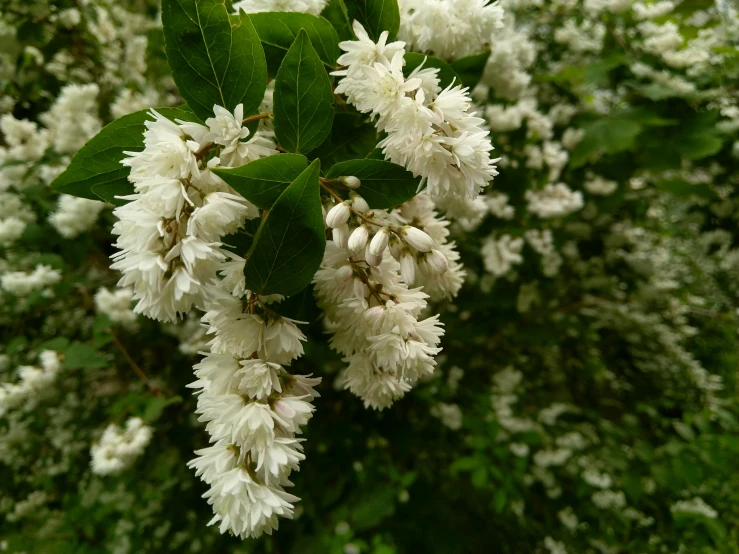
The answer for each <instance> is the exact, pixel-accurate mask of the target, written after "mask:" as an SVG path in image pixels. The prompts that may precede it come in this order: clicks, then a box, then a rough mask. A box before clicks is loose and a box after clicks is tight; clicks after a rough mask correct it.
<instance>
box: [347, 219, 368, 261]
mask: <svg viewBox="0 0 739 554" xmlns="http://www.w3.org/2000/svg"><path fill="white" fill-rule="evenodd" d="M368 239H369V229H368V228H367V226H366V225H360V226H359V227H357V228H356V229H354V231H352V234H351V235H350V236H349V243H348V245H347V249H348V250H349V252H351V253H352V254H357V253H359V252H361V251H362V250H364V247H365V246H367V240H368Z"/></svg>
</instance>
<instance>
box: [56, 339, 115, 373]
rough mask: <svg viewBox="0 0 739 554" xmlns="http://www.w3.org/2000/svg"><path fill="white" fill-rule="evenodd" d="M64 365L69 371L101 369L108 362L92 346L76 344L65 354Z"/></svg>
mask: <svg viewBox="0 0 739 554" xmlns="http://www.w3.org/2000/svg"><path fill="white" fill-rule="evenodd" d="M63 365H64V367H65V368H67V369H100V368H101V367H105V366H107V365H108V361H107V360H106V359H105V358H104V357H103V356H102V355H101V354H99V353H98V351H97V350H96V349H95V348H93V347H92V346H89V345H87V344H82V343H80V342H75V343H73V344H72V345H70V347H69V348H67V350H66V352H65V353H64V363H63Z"/></svg>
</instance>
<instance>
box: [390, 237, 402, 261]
mask: <svg viewBox="0 0 739 554" xmlns="http://www.w3.org/2000/svg"><path fill="white" fill-rule="evenodd" d="M390 254H391V255H392V256H393V258H395V259H396V260H398V261H400V256H401V255H402V254H403V244H402V243H401V242H400V241H399V240H398V239H397V238H395V237H394V236H392V237H390Z"/></svg>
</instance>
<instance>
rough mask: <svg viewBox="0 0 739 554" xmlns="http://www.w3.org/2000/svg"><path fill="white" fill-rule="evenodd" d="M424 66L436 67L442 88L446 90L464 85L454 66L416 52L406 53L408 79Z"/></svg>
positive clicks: (405, 69)
mask: <svg viewBox="0 0 739 554" xmlns="http://www.w3.org/2000/svg"><path fill="white" fill-rule="evenodd" d="M421 64H423V67H424V68H426V67H436V68H438V69H439V73H438V76H439V82H440V84H441V87H442V88H446V87H448V86H449V85H451V84H452V83H454V84H455V85H461V84H462V82H463V81H462V77H460V76H459V74H458V73H457V72H456V71H454V69H453V68H452V66H450V65H449V64H448V63H446V62H445V61H443V60H440V59H439V58H434V57H433V56H426V55H425V54H418V53H416V52H406V54H405V67H404V68H403V73H405V75H406V77H407V76H408V75H410V74H411V71H413V70H414V69H416V68H417V67H418V66H419V65H421Z"/></svg>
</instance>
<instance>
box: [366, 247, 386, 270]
mask: <svg viewBox="0 0 739 554" xmlns="http://www.w3.org/2000/svg"><path fill="white" fill-rule="evenodd" d="M364 260H365V261H366V262H367V265H369V266H370V267H377V266H378V265H380V264H381V263H382V254H378V255H375V254H372V246H371V245H370V246H368V247H367V250H366V251H365V252H364Z"/></svg>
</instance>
